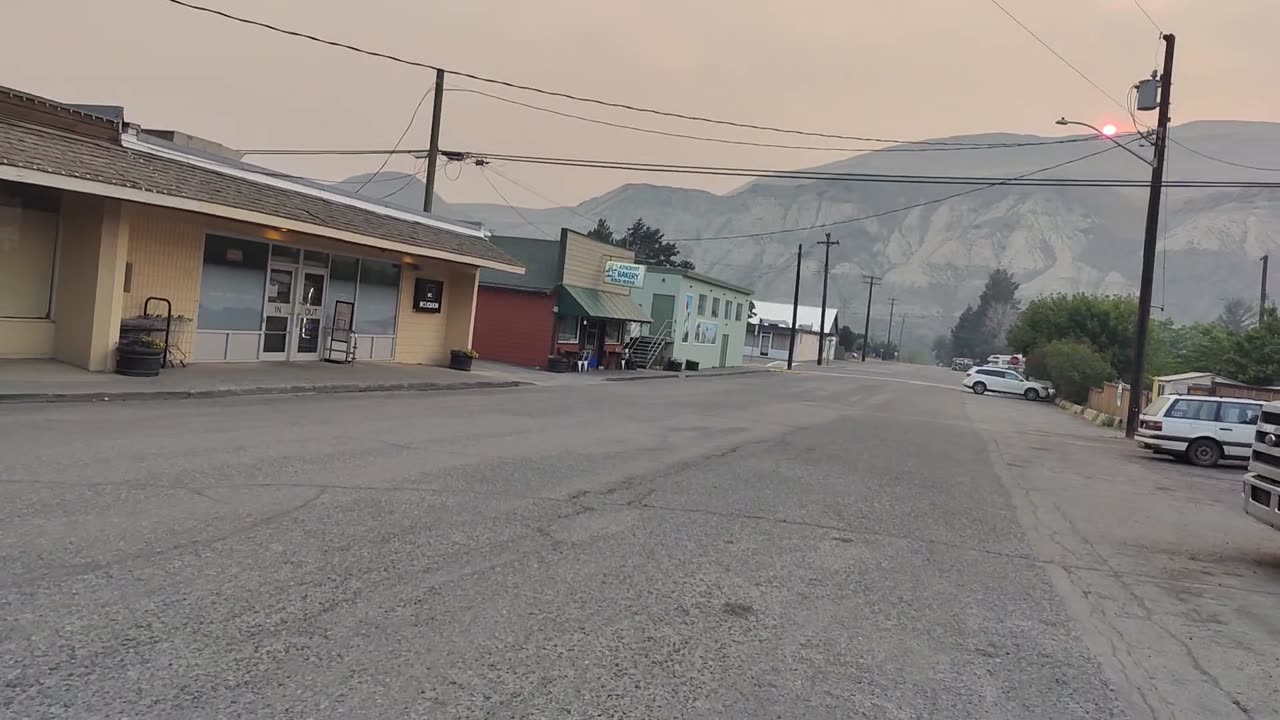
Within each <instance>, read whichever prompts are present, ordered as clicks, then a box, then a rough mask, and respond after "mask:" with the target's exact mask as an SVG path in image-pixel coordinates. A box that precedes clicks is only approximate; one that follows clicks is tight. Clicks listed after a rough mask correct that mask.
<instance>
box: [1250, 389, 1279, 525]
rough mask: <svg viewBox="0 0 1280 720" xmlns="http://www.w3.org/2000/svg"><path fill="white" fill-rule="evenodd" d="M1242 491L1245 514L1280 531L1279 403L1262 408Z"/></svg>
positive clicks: (1272, 403) (1271, 403)
mask: <svg viewBox="0 0 1280 720" xmlns="http://www.w3.org/2000/svg"><path fill="white" fill-rule="evenodd" d="M1243 491H1244V493H1243V494H1244V498H1243V500H1244V512H1245V514H1246V515H1248V516H1249V517H1251V518H1253V519H1254V520H1257V521H1258V522H1261V523H1263V524H1265V525H1269V526H1271V527H1272V528H1275V529H1276V530H1280V402H1270V403H1267V404H1266V405H1263V406H1262V417H1261V418H1260V419H1259V421H1258V425H1257V428H1256V429H1255V431H1254V434H1253V455H1252V456H1251V457H1250V458H1249V472H1248V473H1245V476H1244V488H1243Z"/></svg>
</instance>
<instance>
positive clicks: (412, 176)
mask: <svg viewBox="0 0 1280 720" xmlns="http://www.w3.org/2000/svg"><path fill="white" fill-rule="evenodd" d="M417 179H418V167H417V164H416V163H415V164H414V168H413V173H412V174H410V175H409V177H407V178H405V181H404V184H402V185H400V186H399V187H397V188H396V189H395V190H392V191H391V192H389V193H387V194H385V195H378V196H377V197H375V198H374V199H375V200H386V199H387V198H389V197H391V196H392V195H395V194H396V193H398V192H400V191H401V190H404V189H405V188H407V187H409V185H411V184H412V183H413V181H414V180H417ZM359 192H360V191H359V190H357V191H356V194H359Z"/></svg>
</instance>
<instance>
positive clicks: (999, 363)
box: [982, 355, 1026, 370]
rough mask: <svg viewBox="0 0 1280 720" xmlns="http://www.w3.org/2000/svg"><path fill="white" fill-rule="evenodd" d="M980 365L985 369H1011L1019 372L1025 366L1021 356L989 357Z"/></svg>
mask: <svg viewBox="0 0 1280 720" xmlns="http://www.w3.org/2000/svg"><path fill="white" fill-rule="evenodd" d="M982 364H983V365H985V366H987V367H998V368H1013V369H1014V370H1020V369H1022V367H1023V366H1024V365H1026V361H1025V360H1024V359H1023V357H1022V356H1021V355H990V356H988V357H987V359H986V360H985V361H983V363H982Z"/></svg>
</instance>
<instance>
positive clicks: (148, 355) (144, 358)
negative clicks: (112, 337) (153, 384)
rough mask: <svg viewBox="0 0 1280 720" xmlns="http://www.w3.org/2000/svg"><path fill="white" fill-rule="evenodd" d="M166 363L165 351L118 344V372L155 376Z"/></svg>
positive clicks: (131, 375)
mask: <svg viewBox="0 0 1280 720" xmlns="http://www.w3.org/2000/svg"><path fill="white" fill-rule="evenodd" d="M163 364H164V351H163V350H152V349H151V348H141V347H129V346H117V347H116V372H117V373H118V374H120V375H127V376H129V377H155V376H157V375H159V374H160V366H161V365H163Z"/></svg>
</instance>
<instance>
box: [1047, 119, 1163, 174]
mask: <svg viewBox="0 0 1280 720" xmlns="http://www.w3.org/2000/svg"><path fill="white" fill-rule="evenodd" d="M1055 124H1057V125H1079V126H1080V127H1087V128H1089V129H1090V130H1092V131H1094V132H1096V133H1098V134H1099V135H1101V136H1102V137H1104V138H1106V139H1108V140H1110V141H1111V142H1113V143H1115V144H1116V147H1118V148H1120V149H1121V150H1123V151H1125V152H1127V153H1129V154H1130V155H1132V156H1134V157H1136V158H1138V159H1139V160H1141V161H1142V162H1143V164H1144V165H1146V166H1147V167H1155V166H1156V163H1155V161H1154V160H1148V159H1146V158H1144V157H1142V156H1141V155H1139V154H1138V153H1136V152H1134V151H1133V150H1131V149H1129V146H1128V145H1125V144H1124V143H1122V142H1120V141H1119V140H1116V139H1115V137H1114V136H1115V134H1116V132H1118V130H1117V128H1116V126H1115V125H1112V124H1111V123H1107V124H1106V125H1103V126H1102V127H1100V128H1099V127H1094V126H1093V125H1090V124H1089V123H1086V122H1080V121H1079V120H1068V119H1066V118H1059V119H1058V120H1057V121H1055Z"/></svg>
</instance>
